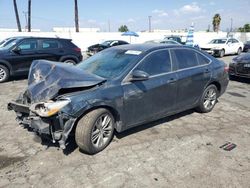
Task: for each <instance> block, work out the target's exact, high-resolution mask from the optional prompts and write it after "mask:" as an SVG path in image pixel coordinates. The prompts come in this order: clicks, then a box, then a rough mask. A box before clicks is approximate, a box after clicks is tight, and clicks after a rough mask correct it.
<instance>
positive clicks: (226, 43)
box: [201, 38, 244, 57]
mask: <svg viewBox="0 0 250 188" xmlns="http://www.w3.org/2000/svg"><path fill="white" fill-rule="evenodd" d="M243 47H244V44H243V43H242V42H240V41H239V40H237V39H235V38H220V39H213V40H212V41H211V42H209V43H208V44H206V45H203V46H202V47H201V49H202V50H204V51H206V52H207V53H210V54H212V55H214V56H219V57H223V56H224V55H227V54H238V55H239V54H240V53H241V52H242V50H243Z"/></svg>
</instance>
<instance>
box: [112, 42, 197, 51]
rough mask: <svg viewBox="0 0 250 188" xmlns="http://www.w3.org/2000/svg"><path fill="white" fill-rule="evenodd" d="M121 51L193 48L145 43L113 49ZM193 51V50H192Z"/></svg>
mask: <svg viewBox="0 0 250 188" xmlns="http://www.w3.org/2000/svg"><path fill="white" fill-rule="evenodd" d="M114 48H116V49H121V50H134V51H142V52H147V51H153V50H157V49H165V48H187V49H190V48H192V47H188V46H183V45H178V44H161V43H160V44H155V43H143V44H125V45H120V46H115V47H113V49H114ZM192 49H193V48H192Z"/></svg>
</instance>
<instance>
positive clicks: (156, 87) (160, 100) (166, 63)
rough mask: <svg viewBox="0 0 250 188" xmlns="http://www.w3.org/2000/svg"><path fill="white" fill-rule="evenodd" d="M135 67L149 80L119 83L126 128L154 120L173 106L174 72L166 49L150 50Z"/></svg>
mask: <svg viewBox="0 0 250 188" xmlns="http://www.w3.org/2000/svg"><path fill="white" fill-rule="evenodd" d="M135 70H141V71H144V72H146V73H148V74H149V79H148V80H144V81H132V82H125V83H124V84H123V91H124V110H125V114H126V122H127V126H128V127H131V126H134V125H137V124H140V123H143V122H146V121H152V120H155V119H158V118H160V117H163V116H164V115H166V114H167V113H170V112H171V111H173V110H174V109H175V99H176V82H175V81H176V73H172V66H171V61H170V54H169V51H168V50H158V51H155V52H152V53H151V54H149V55H148V56H147V57H146V58H145V59H144V60H143V61H142V62H141V63H140V64H139V65H138V66H137V67H136V68H135Z"/></svg>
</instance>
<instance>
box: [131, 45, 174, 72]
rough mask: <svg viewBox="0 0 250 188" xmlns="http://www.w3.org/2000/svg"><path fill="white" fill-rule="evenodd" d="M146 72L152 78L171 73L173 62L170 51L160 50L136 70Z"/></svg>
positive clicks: (153, 53) (147, 58)
mask: <svg viewBox="0 0 250 188" xmlns="http://www.w3.org/2000/svg"><path fill="white" fill-rule="evenodd" d="M136 69H138V70H142V71H145V72H146V73H148V74H149V75H150V76H152V75H157V74H161V73H167V72H170V71H171V61H170V55H169V51H168V50H159V51H156V52H152V53H151V54H150V55H148V56H147V57H146V58H145V59H144V60H143V61H142V62H141V63H140V65H139V66H138V67H137V68H136Z"/></svg>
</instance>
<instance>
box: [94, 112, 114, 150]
mask: <svg viewBox="0 0 250 188" xmlns="http://www.w3.org/2000/svg"><path fill="white" fill-rule="evenodd" d="M112 126H113V125H112V120H111V117H110V116H109V114H104V115H101V116H100V117H99V118H98V119H97V120H96V122H95V125H94V127H93V129H92V133H91V142H92V144H93V145H94V146H95V147H96V148H101V147H102V146H104V145H105V144H106V143H107V142H109V140H110V137H111V136H112Z"/></svg>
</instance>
